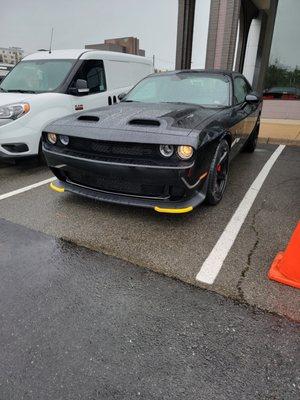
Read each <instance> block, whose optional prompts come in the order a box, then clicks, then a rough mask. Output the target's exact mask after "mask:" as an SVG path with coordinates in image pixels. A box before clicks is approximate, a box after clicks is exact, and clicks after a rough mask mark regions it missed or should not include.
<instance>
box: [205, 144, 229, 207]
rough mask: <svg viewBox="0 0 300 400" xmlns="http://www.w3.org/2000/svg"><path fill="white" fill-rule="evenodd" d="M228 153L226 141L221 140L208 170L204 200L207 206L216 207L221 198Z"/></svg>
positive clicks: (226, 175) (226, 170) (225, 181)
mask: <svg viewBox="0 0 300 400" xmlns="http://www.w3.org/2000/svg"><path fill="white" fill-rule="evenodd" d="M229 151H230V150H229V144H228V142H227V140H225V139H223V140H221V142H220V143H219V145H218V147H217V149H216V152H215V155H214V158H213V160H212V162H211V165H210V169H209V177H208V184H207V193H206V199H205V201H206V203H207V204H210V205H216V204H218V203H219V202H220V201H221V200H222V198H223V194H224V191H225V188H226V184H227V178H228V169H229Z"/></svg>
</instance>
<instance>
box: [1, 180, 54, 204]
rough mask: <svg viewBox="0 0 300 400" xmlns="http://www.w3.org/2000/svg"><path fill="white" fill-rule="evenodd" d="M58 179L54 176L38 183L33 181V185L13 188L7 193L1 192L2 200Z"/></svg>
mask: <svg viewBox="0 0 300 400" xmlns="http://www.w3.org/2000/svg"><path fill="white" fill-rule="evenodd" d="M56 179H57V178H55V177H54V176H53V177H52V178H49V179H45V180H44V181H40V182H37V183H33V184H32V185H29V186H26V187H23V188H21V189H17V190H13V191H12V192H8V193H5V194H0V200H4V199H7V198H9V197H12V196H16V195H17V194H20V193H24V192H28V190H31V189H35V188H37V187H39V186H43V185H47V183H51V182H53V181H55V180H56Z"/></svg>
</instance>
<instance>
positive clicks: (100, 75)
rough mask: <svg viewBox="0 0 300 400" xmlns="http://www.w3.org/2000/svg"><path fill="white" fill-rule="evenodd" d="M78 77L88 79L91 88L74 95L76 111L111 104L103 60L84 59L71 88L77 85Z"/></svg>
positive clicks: (73, 101) (88, 85)
mask: <svg viewBox="0 0 300 400" xmlns="http://www.w3.org/2000/svg"><path fill="white" fill-rule="evenodd" d="M78 79H82V80H84V81H86V82H87V87H88V89H89V90H88V92H87V93H86V94H84V95H82V94H81V95H80V96H76V95H72V104H73V110H74V111H82V110H89V109H93V108H97V107H102V106H106V105H108V104H109V99H108V97H109V96H108V95H107V87H106V79H105V70H104V64H103V61H102V60H84V61H83V62H82V64H81V66H80V67H79V69H78V71H77V72H76V74H75V75H74V78H73V80H72V82H71V84H70V88H74V87H75V86H76V81H77V80H78Z"/></svg>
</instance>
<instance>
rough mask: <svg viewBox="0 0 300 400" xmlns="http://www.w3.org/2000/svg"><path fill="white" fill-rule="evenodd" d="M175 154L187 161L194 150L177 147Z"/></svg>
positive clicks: (188, 147)
mask: <svg viewBox="0 0 300 400" xmlns="http://www.w3.org/2000/svg"><path fill="white" fill-rule="evenodd" d="M177 154H178V156H179V157H180V158H181V159H182V160H188V159H189V158H191V157H192V155H193V154H194V150H193V148H192V147H191V146H178V147H177Z"/></svg>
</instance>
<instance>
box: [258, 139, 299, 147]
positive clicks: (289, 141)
mask: <svg viewBox="0 0 300 400" xmlns="http://www.w3.org/2000/svg"><path fill="white" fill-rule="evenodd" d="M258 143H262V144H285V145H286V146H300V140H292V139H286V138H272V137H268V138H265V137H258Z"/></svg>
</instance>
